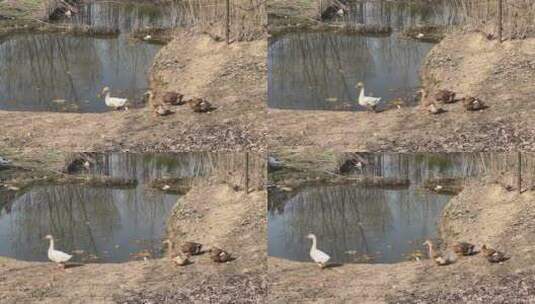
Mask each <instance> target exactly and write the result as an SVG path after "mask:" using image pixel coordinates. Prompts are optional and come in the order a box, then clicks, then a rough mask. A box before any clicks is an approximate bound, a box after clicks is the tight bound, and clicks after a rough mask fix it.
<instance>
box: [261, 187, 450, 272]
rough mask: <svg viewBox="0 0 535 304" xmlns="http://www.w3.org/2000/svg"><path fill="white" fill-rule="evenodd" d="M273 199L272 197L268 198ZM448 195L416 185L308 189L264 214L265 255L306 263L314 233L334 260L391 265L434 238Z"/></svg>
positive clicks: (323, 248)
mask: <svg viewBox="0 0 535 304" xmlns="http://www.w3.org/2000/svg"><path fill="white" fill-rule="evenodd" d="M270 199H271V198H270ZM448 199H449V197H448V196H446V195H440V194H436V193H430V192H420V191H418V190H416V189H414V188H410V189H400V190H384V189H377V188H366V189H365V188H359V187H355V186H347V185H345V186H329V187H315V188H307V189H305V190H303V191H301V192H300V193H299V194H297V195H296V196H294V197H293V198H291V199H290V200H289V201H287V202H286V204H285V205H284V208H283V209H282V210H281V209H280V208H278V209H272V210H270V212H269V215H268V220H269V222H268V223H269V224H268V251H269V255H271V256H276V257H282V258H287V259H291V260H298V261H309V260H310V257H309V255H308V252H309V250H310V246H311V243H310V242H309V240H307V239H305V236H306V235H307V234H308V233H310V232H313V233H315V234H316V235H317V237H318V244H319V248H320V249H322V250H324V251H326V252H327V253H328V254H329V255H331V257H332V260H333V261H334V262H340V263H351V262H372V263H394V262H399V261H403V260H407V255H409V254H411V253H412V252H414V251H415V250H419V249H421V243H422V242H423V240H424V239H426V238H436V237H437V220H438V218H439V216H440V213H441V211H442V208H443V207H444V206H445V204H446V203H447V201H448Z"/></svg>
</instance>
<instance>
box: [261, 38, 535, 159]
mask: <svg viewBox="0 0 535 304" xmlns="http://www.w3.org/2000/svg"><path fill="white" fill-rule="evenodd" d="M462 41H471V43H469V44H467V45H466V44H465V45H463V46H462V47H461V44H463V43H462ZM534 43H535V39H525V40H518V41H506V42H504V43H502V44H499V43H498V42H497V41H489V40H487V38H486V37H485V36H484V35H483V34H481V33H473V32H467V33H464V32H455V33H451V34H449V35H448V36H447V37H446V38H445V39H444V40H443V41H442V42H441V43H439V44H437V45H436V46H435V47H434V48H433V49H432V50H431V51H430V53H429V54H428V55H427V57H426V59H425V61H424V65H423V68H422V71H421V76H422V86H423V87H424V88H425V90H426V91H427V92H428V96H429V98H428V99H432V98H433V96H434V93H435V92H436V91H437V90H439V89H449V90H452V91H454V92H456V93H457V96H459V98H461V97H463V96H476V97H478V98H480V99H481V100H483V101H484V102H485V104H486V105H487V106H488V108H486V109H484V110H481V111H477V112H470V111H467V110H466V109H465V108H464V107H463V105H462V102H457V103H454V104H446V105H443V104H440V106H441V107H443V108H444V109H445V111H446V112H445V113H442V114H439V115H432V114H431V113H429V112H428V111H427V109H426V107H425V104H426V103H425V102H424V103H423V105H422V106H419V107H416V108H410V107H401V108H400V109H392V110H387V111H384V112H381V113H371V112H357V113H348V112H335V111H320V110H314V111H311V110H308V111H304V110H302V111H297V110H280V109H268V122H269V124H270V125H277V126H278V127H277V128H274V129H272V132H270V134H269V138H268V141H269V145H270V146H271V147H275V148H277V147H287V148H293V149H297V148H306V147H321V148H325V149H334V150H339V151H370V152H382V151H390V152H392V151H393V152H420V151H421V152H455V151H465V152H471V151H474V152H475V151H478V152H479V151H515V150H523V151H535V141H534V139H533V137H532V136H531V135H530V134H532V133H533V129H534V128H535V125H533V124H530V123H526V122H529V121H533V117H535V112H534V111H533V109H531V108H530V106H529V105H530V104H531V101H532V100H533V98H534V96H535V91H534V90H533V86H529V85H528V83H529V81H528V79H529V78H532V77H534V76H535V70H534V69H533V67H532V65H531V64H528V62H532V61H533V60H535V54H533V52H532V49H533V45H534ZM506 88H507V89H506ZM426 101H429V102H430V101H432V100H426ZM325 126H329V127H328V128H326V127H325ZM406 130H410V132H407V131H406Z"/></svg>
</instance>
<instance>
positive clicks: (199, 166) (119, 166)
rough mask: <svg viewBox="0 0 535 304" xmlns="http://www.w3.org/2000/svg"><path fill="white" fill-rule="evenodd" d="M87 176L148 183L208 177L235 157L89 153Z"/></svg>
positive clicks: (210, 153) (219, 154) (199, 154)
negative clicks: (177, 178) (101, 176)
mask: <svg viewBox="0 0 535 304" xmlns="http://www.w3.org/2000/svg"><path fill="white" fill-rule="evenodd" d="M90 155H91V156H90V158H91V163H92V165H91V167H90V169H89V171H88V172H84V173H89V174H98V175H106V176H112V177H120V178H124V179H136V180H138V181H139V182H140V183H148V182H150V181H152V180H154V179H157V178H162V177H179V178H180V177H196V176H208V175H210V174H211V173H212V172H213V170H216V168H217V167H218V166H222V165H224V164H229V163H232V162H233V160H234V158H236V157H235V155H233V154H228V153H213V152H188V153H180V157H177V154H176V153H143V154H139V153H96V154H90Z"/></svg>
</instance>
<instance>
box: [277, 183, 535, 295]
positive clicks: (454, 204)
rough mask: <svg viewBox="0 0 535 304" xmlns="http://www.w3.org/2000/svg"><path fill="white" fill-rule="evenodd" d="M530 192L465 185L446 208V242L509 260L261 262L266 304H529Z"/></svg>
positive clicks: (533, 223) (532, 272)
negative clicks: (487, 248)
mask: <svg viewBox="0 0 535 304" xmlns="http://www.w3.org/2000/svg"><path fill="white" fill-rule="evenodd" d="M534 198H535V192H533V191H530V192H525V193H523V194H518V193H516V192H507V191H506V190H505V189H504V188H503V186H502V185H499V184H497V183H493V182H469V183H467V184H466V186H465V190H463V191H462V192H461V193H460V194H459V195H457V196H456V197H454V198H453V199H452V200H451V201H450V202H449V203H448V205H447V206H446V209H445V212H444V220H443V224H442V225H443V231H444V234H443V237H444V239H445V241H446V242H451V241H455V240H467V241H473V242H477V243H481V242H486V243H488V244H491V245H492V246H494V247H495V248H499V249H500V250H505V251H506V252H507V253H508V254H510V255H511V256H512V258H511V259H510V260H509V261H507V262H505V263H504V264H501V265H500V264H489V263H488V262H487V261H486V260H485V259H484V258H483V257H482V256H473V257H466V258H461V259H460V260H459V261H458V262H457V263H455V264H453V265H450V266H445V267H439V266H436V265H434V263H433V262H431V261H430V260H428V259H425V260H423V261H420V262H403V263H397V264H388V265H387V264H375V265H366V264H349V265H343V266H341V267H335V268H330V269H325V270H321V269H319V267H317V266H316V265H314V264H313V263H300V262H292V261H287V260H281V259H277V258H271V257H270V258H269V259H268V265H269V266H268V281H269V290H270V293H269V301H271V302H272V303H468V302H469V303H528V302H529V301H530V300H532V299H533V296H534V295H535V293H534V292H535V290H534V289H533V288H532V286H530V285H529V284H530V283H532V282H534V281H535V267H534V266H532V265H533V262H535V254H534V253H535V246H533V245H532V244H533V238H534V235H535V234H534V233H533V232H534V229H535V220H534V218H535V217H533V215H534V214H533V210H534V209H533V207H534V206H535V205H534V204H535V203H534V202H535V201H534Z"/></svg>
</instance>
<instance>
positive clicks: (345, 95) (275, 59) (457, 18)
mask: <svg viewBox="0 0 535 304" xmlns="http://www.w3.org/2000/svg"><path fill="white" fill-rule="evenodd" d="M349 7H350V10H349V11H348V12H347V13H346V14H345V15H343V16H336V17H335V18H334V19H333V20H332V21H334V22H342V23H350V24H367V25H381V26H390V27H392V29H393V30H394V33H393V34H392V35H391V36H390V37H365V36H361V35H344V34H339V33H329V32H328V33H299V32H297V33H290V34H286V35H283V36H279V37H274V38H273V39H271V41H270V43H269V51H268V52H269V54H268V68H269V72H268V73H269V75H268V81H269V83H268V103H269V106H270V107H271V108H280V109H295V110H334V111H362V110H365V109H364V108H363V107H361V106H359V105H358V104H357V98H358V94H359V93H360V91H359V90H358V89H357V88H356V87H355V86H356V84H357V83H358V82H363V83H364V85H365V88H366V95H367V96H375V97H381V98H382V101H383V103H382V105H381V106H380V107H379V108H381V107H382V108H386V107H389V106H390V105H391V103H392V102H393V101H394V102H395V103H396V104H398V103H400V102H401V103H402V104H404V105H406V106H411V105H416V104H417V103H418V101H419V98H418V97H417V96H416V92H417V89H418V88H419V86H420V74H419V73H420V68H421V65H422V62H423V60H424V58H425V56H426V55H427V53H428V52H429V50H430V49H431V48H432V47H433V44H432V43H426V42H422V41H417V40H413V39H406V38H404V37H402V35H401V34H400V32H401V31H403V30H405V29H407V28H410V27H413V26H429V25H432V26H435V25H436V26H451V25H455V24H458V23H460V22H461V19H462V18H461V14H460V4H459V3H458V1H450V0H439V1H420V0H417V1H383V0H379V1H350V2H349Z"/></svg>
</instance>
